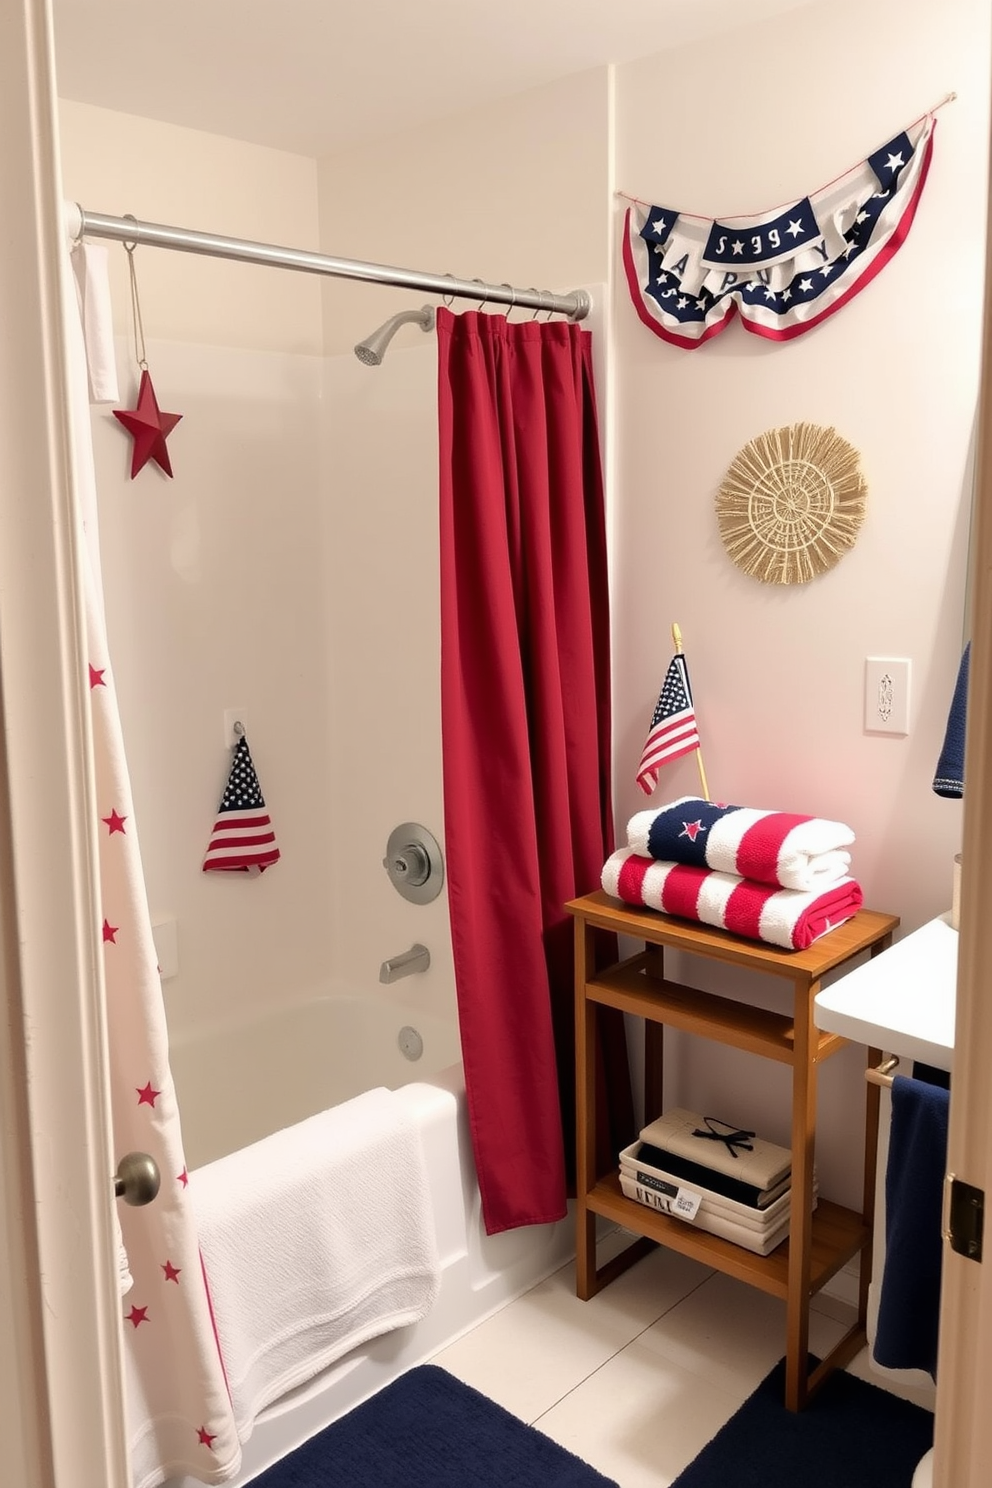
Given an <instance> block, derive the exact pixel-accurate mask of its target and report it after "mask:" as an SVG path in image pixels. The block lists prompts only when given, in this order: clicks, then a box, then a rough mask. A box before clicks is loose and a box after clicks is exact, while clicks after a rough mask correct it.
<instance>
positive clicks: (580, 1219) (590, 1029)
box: [575, 919, 599, 1302]
mask: <svg viewBox="0 0 992 1488" xmlns="http://www.w3.org/2000/svg"><path fill="white" fill-rule="evenodd" d="M594 956H595V944H594V933H593V930H592V928H591V927H590V926H589V925H587V924H586V922H585V921H584V920H582V919H576V921H575V1140H576V1154H575V1194H576V1198H575V1290H576V1293H577V1295H578V1296H579V1297H581V1298H582V1300H583V1301H584V1302H587V1301H588V1300H589V1298H590V1297H593V1296H595V1294H596V1292H597V1291H598V1290H599V1287H598V1284H597V1281H596V1216H595V1214H593V1213H592V1212H591V1211H590V1210H589V1209H588V1208H587V1207H586V1202H585V1199H586V1194H587V1193H588V1192H589V1190H590V1189H591V1188H592V1187H593V1185H594V1184H595V1182H596V1031H597V1030H596V1012H597V1009H596V1004H595V1003H594V1002H592V1001H591V1000H589V999H587V998H586V995H585V983H586V978H587V976H588V975H590V974H591V973H592V970H593V968H594V966H595V961H594V959H593V958H594Z"/></svg>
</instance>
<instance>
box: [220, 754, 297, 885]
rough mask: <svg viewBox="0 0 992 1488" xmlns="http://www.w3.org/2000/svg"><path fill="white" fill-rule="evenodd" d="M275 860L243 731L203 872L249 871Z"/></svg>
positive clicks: (269, 825)
mask: <svg viewBox="0 0 992 1488" xmlns="http://www.w3.org/2000/svg"><path fill="white" fill-rule="evenodd" d="M278 861H279V849H278V848H277V847H276V837H275V833H274V832H273V830H272V823H271V821H270V820H269V813H268V812H267V811H266V809H265V798H264V797H263V795H262V788H261V786H260V785H259V783H258V776H257V775H256V774H255V766H254V765H253V764H252V760H251V754H250V752H249V749H248V740H247V739H246V738H245V736H244V734H242V735H241V738H240V739H239V740H238V742H237V746H236V748H235V750H234V760H233V762H232V764H231V773H230V774H229V775H228V777H227V786H226V788H225V790H224V795H223V797H222V799H221V803H220V806H219V807H218V808H217V820H216V821H215V823H214V829H213V832H212V833H211V836H210V845H209V846H208V848H207V855H206V857H205V858H204V859H203V871H204V873H217V872H222V873H231V872H235V873H250V872H251V871H252V869H256V868H257V869H258V872H259V873H264V872H265V870H266V868H269V867H271V866H272V864H273V863H278Z"/></svg>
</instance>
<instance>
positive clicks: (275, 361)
mask: <svg viewBox="0 0 992 1488" xmlns="http://www.w3.org/2000/svg"><path fill="white" fill-rule="evenodd" d="M60 125H61V134H62V148H63V154H64V162H63V176H64V186H65V195H66V196H67V197H68V198H71V199H74V200H77V201H80V202H81V203H82V204H83V206H84V207H87V208H89V209H90V210H92V211H98V212H107V213H110V214H113V215H117V214H124V213H126V212H132V213H133V214H134V215H135V216H137V217H144V218H148V219H150V220H152V221H159V222H166V223H170V224H178V225H180V226H186V227H193V228H200V229H203V230H206V231H214V232H220V233H228V234H231V235H233V236H238V237H248V238H254V239H260V240H263V241H267V242H275V243H286V244H288V245H290V246H295V247H314V246H316V168H315V164H314V162H313V161H311V160H307V159H303V158H301V157H296V156H291V155H286V154H283V153H281V152H279V151H273V150H264V149H259V148H257V147H255V146H250V145H245V144H242V143H240V142H238V141H234V140H228V139H221V138H218V137H215V136H210V135H204V134H200V133H196V132H193V131H190V130H184V129H177V128H173V127H171V126H168V125H163V124H159V123H154V122H150V121H148V120H144V119H137V118H133V117H130V116H126V115H122V114H115V113H112V112H109V111H107V110H103V109H97V108H90V107H85V106H80V105H77V104H73V103H63V104H62V106H61V108H60ZM110 258H111V267H112V270H113V279H112V295H113V304H114V318H115V326H116V330H117V332H118V337H117V350H118V365H119V369H120V386H121V398H122V405H121V406H125V407H126V406H132V407H133V402H131V399H132V398H133V396H134V393H135V390H136V386H137V381H136V379H137V369H136V366H135V362H134V357H133V350H132V343H131V334H132V332H131V322H130V313H131V312H130V294H129V288H128V280H127V269H126V255H125V250H124V249H123V247H122V246H120V245H118V244H112V245H110ZM136 261H137V274H138V284H139V291H140V298H141V306H142V316H143V321H144V328H145V334H146V336H147V338H148V361H149V365H150V368H151V371H152V375H153V377H154V381H155V387H156V391H157V394H158V398H159V403H160V406H161V407H162V408H163V409H166V410H169V411H174V412H179V413H181V414H182V415H183V418H182V422H181V423H180V424H179V425H178V426H177V428H176V429H175V431H174V432H173V434H172V435H171V436H170V438H169V452H170V457H171V461H172V466H173V471H174V478H173V479H172V480H169V479H168V478H167V477H166V476H165V475H164V474H163V473H162V472H161V471H160V470H159V469H158V467H157V466H155V465H154V464H149V465H148V466H146V467H145V469H144V470H142V471H141V472H140V473H139V475H138V476H137V479H136V480H134V481H131V480H130V479H129V478H128V472H129V468H130V451H131V442H130V440H129V438H128V437H127V435H126V434H125V432H124V431H123V430H122V429H121V427H120V425H119V424H118V423H117V421H116V420H115V419H114V418H113V415H112V412H111V410H110V408H108V407H100V408H95V409H94V410H93V434H94V450H95V456H96V461H97V469H98V489H99V497H100V523H101V551H102V558H103V569H104V587H105V591H106V600H107V615H108V626H109V632H110V641H111V647H112V656H113V664H114V670H115V678H116V682H117V687H118V693H119V696H120V700H121V711H122V715H123V722H124V730H125V741H126V745H127V749H128V756H129V762H130V767H131V773H132V783H133V787H134V793H135V814H136V817H137V825H138V830H139V833H140V839H141V847H142V855H143V863H144V868H145V876H146V881H147V884H148V892H149V900H150V907H151V910H152V915H153V917H154V918H156V919H174V920H175V922H176V926H177V936H178V947H179V974H178V976H176V977H174V978H171V979H169V980H167V981H166V982H165V983H164V992H165V999H166V1007H167V1011H168V1015H169V1020H170V1026H171V1028H172V1030H173V1032H174V1033H178V1032H182V1031H184V1030H186V1029H188V1028H190V1027H195V1026H197V1025H198V1024H201V1023H204V1022H213V1021H218V1020H220V1021H222V1020H223V1019H225V1018H226V1017H230V1016H235V1017H237V1016H241V1015H250V1013H251V1011H252V1010H253V1008H256V1007H260V1006H266V1005H268V1004H269V1003H271V1002H272V1001H274V1000H277V999H279V998H280V997H293V996H299V995H302V994H303V993H305V992H306V991H307V990H308V989H309V988H311V987H313V986H315V985H317V984H320V983H323V982H325V981H326V979H327V976H328V970H329V965H330V958H331V947H332V945H333V918H334V916H333V909H334V906H333V901H332V897H331V893H330V878H329V862H330V860H331V858H332V856H333V854H334V851H335V850H336V848H335V839H334V833H333V826H332V823H331V818H330V780H331V778H332V776H333V771H334V766H333V760H332V757H331V751H330V736H329V724H328V718H329V700H328V693H327V686H326V675H327V656H328V646H329V623H330V622H329V616H328V611H327V609H326V607H325V594H326V586H325V584H324V581H323V580H324V576H323V572H322V569H321V530H322V528H321V523H322V515H321V487H320V395H321V375H322V362H321V358H320V355H319V350H320V341H321V327H320V290H319V285H318V282H317V281H316V280H315V279H314V278H312V277H310V276H308V275H303V274H290V273H285V272H282V271H280V270H278V269H266V268H259V267H255V266H246V265H243V264H237V263H229V262H221V261H218V260H211V259H209V258H205V257H201V256H192V255H185V254H179V253H169V252H164V251H161V250H158V249H153V248H139V249H138V250H137V253H136ZM356 365H357V364H356ZM231 707H233V708H238V709H244V710H245V712H246V715H247V719H246V722H247V727H248V741H249V745H250V747H251V750H252V755H253V758H254V761H255V765H256V768H257V771H258V775H259V779H260V782H261V785H262V790H263V792H264V793H265V796H266V801H267V804H268V807H269V810H270V814H271V816H272V820H273V823H274V826H275V831H276V835H277V841H278V843H279V846H280V849H281V851H282V854H283V856H282V860H281V862H280V863H279V864H278V865H277V866H276V867H274V868H273V869H271V870H269V871H268V872H266V873H265V874H264V875H262V876H261V877H259V878H251V879H248V878H246V877H245V876H244V875H242V874H209V875H208V874H204V873H202V872H201V870H200V864H201V862H202V858H203V853H204V851H205V849H206V845H207V840H208V837H209V833H210V828H211V826H212V824H213V820H214V814H215V812H216V809H217V805H218V802H219V800H220V795H221V792H222V790H223V788H224V783H225V779H226V775H227V771H228V769H229V765H230V754H229V752H228V750H227V748H226V745H225V739H224V732H223V715H224V711H225V709H227V708H231Z"/></svg>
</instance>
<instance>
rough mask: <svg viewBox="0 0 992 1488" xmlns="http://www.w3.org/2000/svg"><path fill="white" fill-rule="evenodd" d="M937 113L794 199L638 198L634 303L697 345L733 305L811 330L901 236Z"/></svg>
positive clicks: (630, 234) (785, 332) (779, 324)
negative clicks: (709, 207) (699, 209)
mask: <svg viewBox="0 0 992 1488" xmlns="http://www.w3.org/2000/svg"><path fill="white" fill-rule="evenodd" d="M935 123H936V120H935V118H934V116H933V114H927V115H926V116H925V117H924V118H923V119H921V120H919V121H918V122H917V123H916V124H914V125H912V126H911V127H910V128H909V129H908V130H906V131H903V132H902V133H900V134H897V135H896V136H895V138H894V139H891V140H889V142H888V144H886V145H883V146H882V148H881V149H879V150H876V151H875V152H874V154H872V155H869V157H868V159H867V160H865V161H863V162H862V164H860V165H858V166H855V167H854V168H853V169H852V170H850V171H848V172H846V173H845V175H843V176H841V177H840V178H839V179H838V180H837V181H834V182H832V183H831V184H830V185H829V186H825V187H824V188H823V189H822V190H821V191H818V192H816V193H815V194H814V195H812V196H807V197H804V198H803V199H802V200H801V201H798V202H795V203H794V204H793V205H792V206H790V207H786V208H784V209H782V208H775V209H774V210H773V211H771V212H766V213H763V214H762V215H760V216H758V217H753V218H741V217H734V218H731V219H729V220H728V221H727V222H716V221H712V220H708V219H705V218H702V217H696V216H692V215H687V214H685V213H681V212H678V211H675V210H673V209H671V208H669V207H661V206H648V207H642V206H640V205H638V206H631V207H630V208H629V209H628V211H627V215H626V221H625V227H624V239H623V258H624V267H625V270H626V274H627V284H628V287H629V289H630V295H631V299H632V300H633V302H634V308H635V310H636V311H637V313H638V315H639V316H640V318H641V320H642V321H643V322H644V324H645V325H646V326H647V327H648V328H649V329H650V330H652V331H654V333H655V334H656V335H658V336H660V337H661V338H662V339H663V340H664V341H668V342H670V343H671V345H673V346H681V347H684V348H686V349H691V348H692V347H694V346H699V345H701V344H702V342H704V341H708V340H709V339H710V337H711V336H715V335H717V334H718V333H719V332H720V331H722V330H723V328H724V327H725V326H726V325H727V324H728V323H729V322H730V320H731V319H732V318H733V316H734V314H735V313H737V314H739V315H740V318H741V321H742V322H743V325H744V329H745V330H746V331H751V332H753V333H754V334H755V335H757V336H765V337H767V338H769V339H770V340H773V341H789V340H792V339H793V338H794V337H795V336H801V335H802V334H803V332H804V331H809V330H812V329H813V327H814V326H817V325H819V324H820V323H821V322H822V321H824V320H825V319H826V318H827V316H828V315H833V314H834V312H835V311H837V310H839V309H840V308H841V306H843V305H846V304H847V302H848V300H850V299H853V297H854V296H855V295H856V294H857V293H858V292H859V290H862V289H864V288H865V286H866V285H867V284H870V282H871V280H872V279H873V278H874V277H875V275H876V274H877V273H879V271H880V270H881V269H883V268H884V267H885V265H886V264H887V263H888V261H889V259H890V258H891V257H892V256H893V254H894V253H896V252H897V250H898V249H899V248H900V246H901V245H902V243H903V242H904V241H905V239H906V237H907V235H908V233H909V229H910V227H911V226H912V223H913V218H914V216H915V213H916V208H917V205H918V203H919V200H920V195H921V193H922V191H923V186H924V183H925V181H926V178H927V171H928V169H929V166H930V157H931V154H932V151H933V132H934V126H935Z"/></svg>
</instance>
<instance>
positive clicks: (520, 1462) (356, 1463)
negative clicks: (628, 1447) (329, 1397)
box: [255, 1364, 617, 1488]
mask: <svg viewBox="0 0 992 1488" xmlns="http://www.w3.org/2000/svg"><path fill="white" fill-rule="evenodd" d="M255 1481H256V1483H257V1488H358V1485H360V1484H373V1483H374V1484H375V1485H376V1488H427V1485H428V1484H429V1485H430V1488H466V1485H468V1484H469V1483H471V1484H472V1488H507V1485H508V1484H513V1483H516V1484H520V1485H525V1484H538V1483H541V1484H543V1485H545V1488H617V1484H616V1483H614V1481H613V1479H612V1478H604V1477H603V1475H602V1473H598V1472H597V1471H596V1470H595V1468H592V1467H590V1466H589V1464H588V1463H587V1462H583V1461H582V1460H581V1459H580V1458H578V1457H576V1456H575V1455H574V1454H573V1453H571V1452H567V1451H566V1450H565V1448H564V1447H560V1446H559V1445H558V1443H557V1442H553V1441H552V1440H551V1438H550V1437H547V1436H545V1435H544V1434H543V1433H542V1432H540V1431H537V1430H535V1428H534V1427H533V1426H528V1425H526V1424H525V1423H524V1422H523V1421H520V1420H518V1419H517V1417H516V1416H514V1415H511V1414H510V1412H509V1411H507V1410H504V1409H503V1407H502V1406H501V1405H497V1404H496V1403H495V1401H492V1400H489V1399H488V1398H487V1397H486V1396H485V1395H481V1394H480V1393H479V1391H478V1390H474V1389H473V1388H472V1386H471V1385H466V1384H463V1383H462V1381H461V1380H459V1379H456V1378H455V1377H454V1375H451V1374H448V1372H447V1370H444V1369H439V1368H438V1367H437V1366H436V1365H433V1364H425V1365H422V1366H421V1367H420V1368H419V1369H411V1370H410V1371H409V1372H408V1373H407V1374H404V1375H403V1376H402V1377H401V1378H400V1379H398V1380H396V1381H395V1382H394V1383H393V1384H391V1385H388V1386H387V1387H386V1389H385V1390H382V1391H380V1393H379V1394H378V1395H376V1396H374V1397H373V1398H372V1399H371V1400H367V1401H366V1402H365V1403H364V1404H363V1405H360V1406H359V1407H358V1408H357V1410H354V1411H352V1413H351V1414H350V1415H349V1416H346V1417H345V1418H344V1420H342V1421H337V1422H335V1424H334V1425H333V1426H329V1427H328V1428H327V1430H326V1431H323V1432H321V1434H320V1435H319V1436H316V1437H314V1438H313V1439H312V1440H311V1441H309V1442H307V1443H305V1445H304V1446H302V1447H299V1448H298V1449H297V1451H295V1452H294V1453H293V1454H292V1456H291V1457H288V1458H287V1459H286V1461H285V1462H280V1463H279V1464H278V1465H277V1466H276V1467H273V1468H271V1469H270V1470H269V1471H268V1472H267V1473H263V1474H262V1476H261V1477H260V1478H257V1479H256V1480H255Z"/></svg>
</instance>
